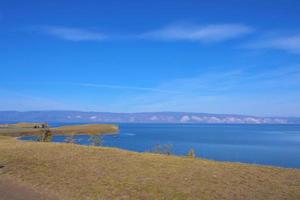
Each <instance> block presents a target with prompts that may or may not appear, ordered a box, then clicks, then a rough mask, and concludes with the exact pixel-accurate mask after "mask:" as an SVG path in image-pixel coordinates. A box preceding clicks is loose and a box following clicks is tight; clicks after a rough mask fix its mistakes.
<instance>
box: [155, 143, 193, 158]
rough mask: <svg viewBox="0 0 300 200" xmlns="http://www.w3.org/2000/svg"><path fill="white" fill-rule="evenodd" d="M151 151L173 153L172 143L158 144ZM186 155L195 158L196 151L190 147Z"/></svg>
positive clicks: (165, 153)
mask: <svg viewBox="0 0 300 200" xmlns="http://www.w3.org/2000/svg"><path fill="white" fill-rule="evenodd" d="M150 152H151V153H157V154H164V155H173V154H174V153H173V145H172V144H164V145H161V144H158V145H156V146H155V147H154V148H153V149H152V150H151V151H150ZM187 157H190V158H196V152H195V150H194V149H190V150H189V152H188V154H187Z"/></svg>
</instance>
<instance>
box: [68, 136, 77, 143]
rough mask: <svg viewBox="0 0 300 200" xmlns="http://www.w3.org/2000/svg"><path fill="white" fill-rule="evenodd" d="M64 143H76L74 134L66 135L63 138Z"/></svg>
mask: <svg viewBox="0 0 300 200" xmlns="http://www.w3.org/2000/svg"><path fill="white" fill-rule="evenodd" d="M65 142H66V143H74V144H75V143H76V139H75V135H68V136H66V138H65Z"/></svg>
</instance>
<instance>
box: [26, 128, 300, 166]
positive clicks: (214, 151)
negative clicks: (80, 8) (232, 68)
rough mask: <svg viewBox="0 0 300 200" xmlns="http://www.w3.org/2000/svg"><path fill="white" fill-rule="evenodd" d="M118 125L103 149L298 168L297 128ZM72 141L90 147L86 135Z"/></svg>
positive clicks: (57, 139)
mask: <svg viewBox="0 0 300 200" xmlns="http://www.w3.org/2000/svg"><path fill="white" fill-rule="evenodd" d="M53 125H58V124H53ZM60 125H61V124H60ZM119 125H120V133H119V134H118V135H106V136H103V142H104V146H111V147H118V148H122V149H127V150H131V151H137V152H145V151H151V150H152V149H153V148H154V147H155V146H156V145H158V144H160V145H164V144H171V145H172V146H173V151H174V153H175V154H176V155H186V154H187V152H188V151H189V150H190V149H191V148H193V149H194V150H195V152H196V155H197V156H198V157H202V158H207V159H211V160H220V161H231V162H243V163H255V164H263V165H273V166H282V167H293V168H300V125H206V124H119ZM21 139H23V140H34V137H30V136H26V137H22V138H21ZM75 139H76V143H78V144H82V145H90V141H89V136H88V135H77V136H76V137H75ZM53 141H54V142H64V141H65V136H54V138H53Z"/></svg>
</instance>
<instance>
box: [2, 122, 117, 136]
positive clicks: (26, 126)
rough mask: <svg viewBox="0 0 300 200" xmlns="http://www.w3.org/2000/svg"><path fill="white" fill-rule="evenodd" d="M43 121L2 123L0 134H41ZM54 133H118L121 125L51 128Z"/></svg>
mask: <svg viewBox="0 0 300 200" xmlns="http://www.w3.org/2000/svg"><path fill="white" fill-rule="evenodd" d="M42 125H43V123H17V124H1V125H0V135H2V136H12V137H19V136H23V135H40V134H41V133H42V132H43V129H42ZM49 129H50V131H51V133H52V134H54V135H55V134H64V135H65V134H108V133H116V132H118V130H119V127H118V126H116V125H113V124H84V125H73V126H72V125H71V126H61V127H53V128H51V127H50V128H49Z"/></svg>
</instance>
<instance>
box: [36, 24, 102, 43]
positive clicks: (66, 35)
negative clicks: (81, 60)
mask: <svg viewBox="0 0 300 200" xmlns="http://www.w3.org/2000/svg"><path fill="white" fill-rule="evenodd" d="M41 30H42V32H44V33H46V34H49V35H52V36H54V37H57V38H60V39H65V40H70V41H74V42H78V41H102V40H105V39H106V38H107V36H106V35H104V34H103V33H100V32H96V31H90V30H86V29H80V28H70V27H58V26H45V27H42V29H41Z"/></svg>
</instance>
